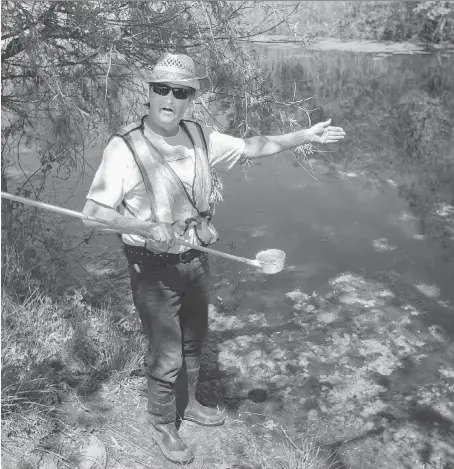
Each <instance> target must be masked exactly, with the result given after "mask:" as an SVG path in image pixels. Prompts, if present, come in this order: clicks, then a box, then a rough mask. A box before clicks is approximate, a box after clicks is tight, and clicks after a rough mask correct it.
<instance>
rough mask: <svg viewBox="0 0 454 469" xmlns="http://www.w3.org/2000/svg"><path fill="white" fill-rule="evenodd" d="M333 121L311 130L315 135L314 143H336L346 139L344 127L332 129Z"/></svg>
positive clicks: (313, 137)
mask: <svg viewBox="0 0 454 469" xmlns="http://www.w3.org/2000/svg"><path fill="white" fill-rule="evenodd" d="M330 124H331V119H328V120H327V121H326V122H319V123H318V124H315V125H314V126H312V127H311V128H310V129H309V130H310V132H311V133H312V134H313V136H312V142H313V143H336V142H338V141H339V140H342V139H343V138H344V137H345V132H344V129H342V127H332V126H331V125H330Z"/></svg>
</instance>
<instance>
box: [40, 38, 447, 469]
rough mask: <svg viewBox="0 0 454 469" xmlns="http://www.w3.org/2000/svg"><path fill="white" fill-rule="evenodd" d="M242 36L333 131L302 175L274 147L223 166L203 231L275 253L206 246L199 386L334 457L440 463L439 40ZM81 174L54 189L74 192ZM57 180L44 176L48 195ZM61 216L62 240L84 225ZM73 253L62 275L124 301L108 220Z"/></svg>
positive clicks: (443, 71)
mask: <svg viewBox="0 0 454 469" xmlns="http://www.w3.org/2000/svg"><path fill="white" fill-rule="evenodd" d="M324 49H327V48H326V47H324ZM251 53H256V54H257V57H259V60H261V61H262V63H263V65H264V66H267V67H269V68H270V69H272V70H273V75H272V77H273V80H274V82H275V90H276V95H277V96H279V97H282V98H289V97H291V96H293V93H295V94H296V96H300V97H302V98H311V100H310V101H308V103H310V107H311V109H314V111H313V112H312V114H311V117H312V120H313V122H318V121H319V120H321V119H326V118H328V117H331V118H332V119H333V125H339V126H342V127H343V128H344V129H345V130H346V132H347V138H346V139H345V141H344V142H342V143H341V144H338V145H336V146H333V147H332V148H329V149H328V151H327V152H326V154H325V155H322V154H315V155H313V160H314V161H313V162H312V164H313V167H314V172H313V176H315V178H314V177H311V176H310V175H309V174H308V172H307V171H305V169H304V168H303V167H301V166H299V165H297V164H294V161H293V160H292V158H291V156H290V155H289V154H284V155H279V156H278V157H276V158H270V159H264V160H260V161H258V162H256V163H254V164H253V165H252V166H251V167H237V168H234V169H232V170H231V171H230V172H229V173H228V174H226V175H225V178H224V183H225V193H224V198H225V201H224V202H223V203H222V204H219V205H218V207H217V209H216V215H215V220H214V221H215V224H216V226H217V228H218V231H219V232H220V235H221V241H220V242H219V243H218V245H217V246H216V248H217V249H219V250H225V251H227V252H231V253H233V254H237V255H240V256H245V257H249V258H254V257H255V254H256V253H257V252H259V251H261V250H263V249H270V248H276V249H282V250H283V251H285V253H286V255H287V265H286V268H285V270H284V271H283V272H282V273H280V274H278V275H274V276H272V275H270V276H265V275H262V274H260V273H259V272H258V271H255V270H254V269H253V268H250V267H245V266H244V265H242V264H237V263H234V262H232V261H227V260H224V259H220V258H213V259H212V261H213V279H214V287H213V288H214V290H213V301H212V303H213V304H212V308H211V312H210V319H211V325H210V328H211V332H210V336H209V340H208V342H207V346H206V349H205V352H204V364H203V370H204V374H203V376H202V380H201V383H200V393H201V396H202V397H203V398H204V399H206V400H208V401H210V402H213V403H220V404H222V405H224V406H226V407H227V409H228V412H229V413H230V415H231V416H232V417H235V418H241V419H244V420H245V421H247V422H248V423H249V424H250V425H251V426H253V428H255V429H256V430H257V432H261V433H264V434H265V435H269V433H268V432H270V431H272V430H273V429H275V428H279V426H280V425H282V426H283V427H284V428H286V429H288V431H289V432H291V434H292V435H293V436H294V437H295V438H298V437H301V436H303V435H310V436H311V437H313V438H315V439H316V441H317V442H318V443H319V444H321V445H324V447H326V448H331V449H334V450H335V452H336V456H335V457H336V458H337V461H338V462H339V463H341V464H343V465H344V467H351V468H355V469H356V468H358V469H359V468H361V467H368V468H384V467H390V468H393V469H397V468H401V467H402V468H409V467H411V468H419V467H421V468H423V467H425V468H429V467H430V468H432V467H433V468H448V467H454V466H453V464H454V447H453V445H452V441H454V406H453V401H454V399H453V398H454V347H453V337H454V291H453V288H452V287H453V284H454V262H453V261H454V250H453V248H454V150H453V149H454V145H453V143H454V142H453V133H452V131H451V127H452V124H451V123H452V121H453V117H454V73H453V68H454V67H453V58H454V56H453V55H452V53H450V52H447V51H443V50H438V51H425V52H424V53H411V54H404V53H400V54H392V53H390V52H386V53H383V52H380V51H376V52H367V53H366V52H354V51H346V50H323V51H312V52H308V51H307V50H301V49H300V48H298V47H296V46H295V45H282V44H280V45H272V46H264V45H255V46H254V47H253V48H252V49H251ZM298 116H299V117H300V118H302V117H303V115H297V117H298ZM225 121H226V123H227V125H228V126H234V125H235V122H236V116H235V115H228V116H226V119H225ZM259 128H260V131H261V132H262V133H263V134H266V133H270V132H275V131H276V129H275V128H274V127H273V125H272V123H271V120H270V119H267V118H264V119H262V120H261V122H260V123H259ZM87 160H88V162H89V163H90V164H91V166H93V167H96V166H97V164H98V163H99V160H100V152H99V151H93V152H90V153H89V154H88V155H87ZM308 164H309V163H308V162H304V165H305V166H306V168H308ZM91 177H92V173H90V172H89V171H87V174H86V178H85V180H84V182H83V184H82V185H81V186H78V187H77V189H76V190H75V192H74V194H75V195H74V196H73V197H71V198H70V199H69V200H68V201H67V203H66V204H65V205H66V206H67V207H69V208H74V209H78V210H80V209H82V207H83V204H84V199H83V197H84V194H85V192H86V190H87V188H88V186H89V184H90V183H91ZM69 185H70V183H69V182H68V181H64V182H61V183H58V184H57V183H56V185H55V187H54V193H55V194H58V197H59V198H60V204H62V202H61V201H62V200H63V199H61V194H62V192H66V193H69V190H68V187H69ZM48 200H50V199H48ZM65 223H66V228H67V231H68V233H70V234H71V236H72V238H73V244H74V245H76V244H77V243H78V242H79V241H80V240H82V239H83V238H84V237H86V236H87V233H86V232H85V231H84V230H83V228H82V227H81V224H80V222H78V221H71V222H67V221H66V222H65ZM74 253H75V254H76V255H75V256H73V257H72V258H73V259H74V258H76V257H77V261H72V263H70V264H69V265H70V269H71V272H70V273H71V275H72V276H79V277H83V278H85V279H87V278H88V279H92V280H93V281H95V282H96V283H97V284H98V285H101V286H103V287H105V288H109V287H114V289H115V292H116V295H117V297H118V298H119V299H122V300H123V304H124V310H125V311H132V309H131V305H130V297H129V293H128V277H127V274H126V270H125V263H124V260H123V259H122V257H121V254H120V247H119V244H118V242H117V239H116V238H115V236H105V235H96V234H95V235H93V236H92V237H91V238H90V239H89V240H88V242H87V243H83V244H82V245H81V246H79V247H78V248H76V249H75V250H74V251H73V254H74ZM113 282H116V283H113ZM120 309H121V308H120ZM339 467H342V466H339Z"/></svg>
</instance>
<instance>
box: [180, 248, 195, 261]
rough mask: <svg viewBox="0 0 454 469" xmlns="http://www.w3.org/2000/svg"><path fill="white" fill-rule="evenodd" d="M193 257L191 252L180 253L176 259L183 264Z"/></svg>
mask: <svg viewBox="0 0 454 469" xmlns="http://www.w3.org/2000/svg"><path fill="white" fill-rule="evenodd" d="M193 256H194V254H193V253H192V252H191V250H189V251H184V252H180V254H178V258H179V259H180V261H181V262H183V263H187V262H190V261H192V259H194V257H193Z"/></svg>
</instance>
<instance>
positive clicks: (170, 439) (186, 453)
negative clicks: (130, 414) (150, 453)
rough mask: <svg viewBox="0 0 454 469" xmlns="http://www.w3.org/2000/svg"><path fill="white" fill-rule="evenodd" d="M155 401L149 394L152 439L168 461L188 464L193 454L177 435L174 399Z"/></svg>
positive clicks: (154, 397)
mask: <svg viewBox="0 0 454 469" xmlns="http://www.w3.org/2000/svg"><path fill="white" fill-rule="evenodd" d="M157 400H158V399H157V398H156V396H150V393H149V399H148V412H149V413H150V418H151V423H152V426H151V436H152V438H153V439H154V440H155V441H156V443H157V444H158V446H159V448H161V451H162V454H164V456H165V457H166V458H167V459H168V460H169V461H172V462H176V463H180V464H188V463H190V462H191V461H192V460H193V459H194V453H193V452H192V450H191V449H190V448H189V447H188V445H187V444H186V443H185V441H184V440H183V439H182V438H181V436H180V435H179V434H178V431H177V427H176V425H175V398H173V399H172V400H171V401H170V402H167V403H162V402H157Z"/></svg>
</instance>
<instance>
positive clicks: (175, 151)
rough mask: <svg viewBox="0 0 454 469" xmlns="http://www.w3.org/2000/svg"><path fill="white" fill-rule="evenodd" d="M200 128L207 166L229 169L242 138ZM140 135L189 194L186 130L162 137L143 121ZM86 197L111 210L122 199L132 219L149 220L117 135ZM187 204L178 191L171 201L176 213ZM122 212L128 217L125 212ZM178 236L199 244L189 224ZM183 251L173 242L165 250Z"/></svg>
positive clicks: (137, 241) (136, 173)
mask: <svg viewBox="0 0 454 469" xmlns="http://www.w3.org/2000/svg"><path fill="white" fill-rule="evenodd" d="M202 129H203V133H204V135H205V139H206V142H207V147H208V161H209V165H210V167H212V166H216V169H217V170H219V171H226V170H229V169H230V168H232V166H234V165H235V163H236V162H237V161H238V160H239V159H240V157H241V155H242V154H243V152H244V147H245V141H244V140H243V139H240V138H236V137H232V136H230V135H226V134H222V133H220V132H217V131H215V130H213V129H212V128H211V127H207V126H202ZM144 134H145V136H146V137H148V138H149V139H150V141H151V142H153V144H154V145H155V147H156V148H157V149H158V150H159V151H160V153H161V154H162V155H163V157H164V158H165V159H166V161H167V162H168V164H169V165H170V166H171V167H172V169H173V170H174V171H175V173H176V174H177V176H178V177H179V178H180V179H181V181H182V182H183V184H184V185H185V186H186V188H187V189H188V192H189V193H190V194H191V187H192V181H193V180H194V158H195V155H194V148H193V146H192V143H191V141H190V140H189V137H188V136H187V135H186V132H184V130H183V129H181V127H180V129H179V132H178V134H177V135H175V136H173V137H163V136H161V135H158V134H156V133H155V132H153V131H152V130H151V129H150V128H149V127H148V126H147V125H146V123H145V127H144ZM87 199H90V200H93V201H94V202H98V203H100V204H102V205H106V206H108V207H111V208H113V209H117V207H118V206H119V205H120V204H121V202H122V201H123V200H125V202H126V203H127V205H128V208H129V209H130V210H131V212H132V213H133V215H134V216H135V217H136V218H138V219H140V220H150V219H152V216H153V214H152V212H151V207H150V203H149V199H148V196H147V192H146V190H145V185H144V183H143V179H142V175H141V174H140V170H139V168H138V166H137V164H136V162H135V161H134V157H133V155H132V154H131V152H130V150H129V148H128V146H127V145H126V143H125V142H124V141H123V139H122V138H121V137H113V138H112V140H111V141H110V142H109V143H108V145H107V146H106V148H105V149H104V153H103V157H102V161H101V164H100V166H99V168H98V170H97V172H96V174H95V177H94V179H93V183H92V185H91V188H90V190H89V192H88V194H87ZM188 203H189V201H188V199H187V197H186V196H185V195H184V194H181V195H180V197H179V198H177V200H176V201H175V205H176V213H178V211H179V210H178V207H179V206H180V208H181V211H182V212H183V211H184V205H187V204H188ZM122 213H123V212H122ZM124 214H125V215H126V216H131V215H130V214H128V213H124ZM174 221H176V220H174ZM122 238H123V241H124V242H125V243H127V244H130V245H133V246H143V245H144V242H143V238H141V237H140V236H137V235H132V234H131V235H130V234H123V235H122ZM182 239H184V240H185V241H188V242H190V243H192V244H199V242H198V240H197V237H196V235H195V231H194V228H192V227H190V228H189V229H188V230H187V231H186V233H185V235H184V236H183V237H182ZM185 250H187V248H186V247H184V246H179V245H176V246H174V247H173V248H172V249H171V250H169V252H173V253H177V252H182V251H185Z"/></svg>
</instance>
